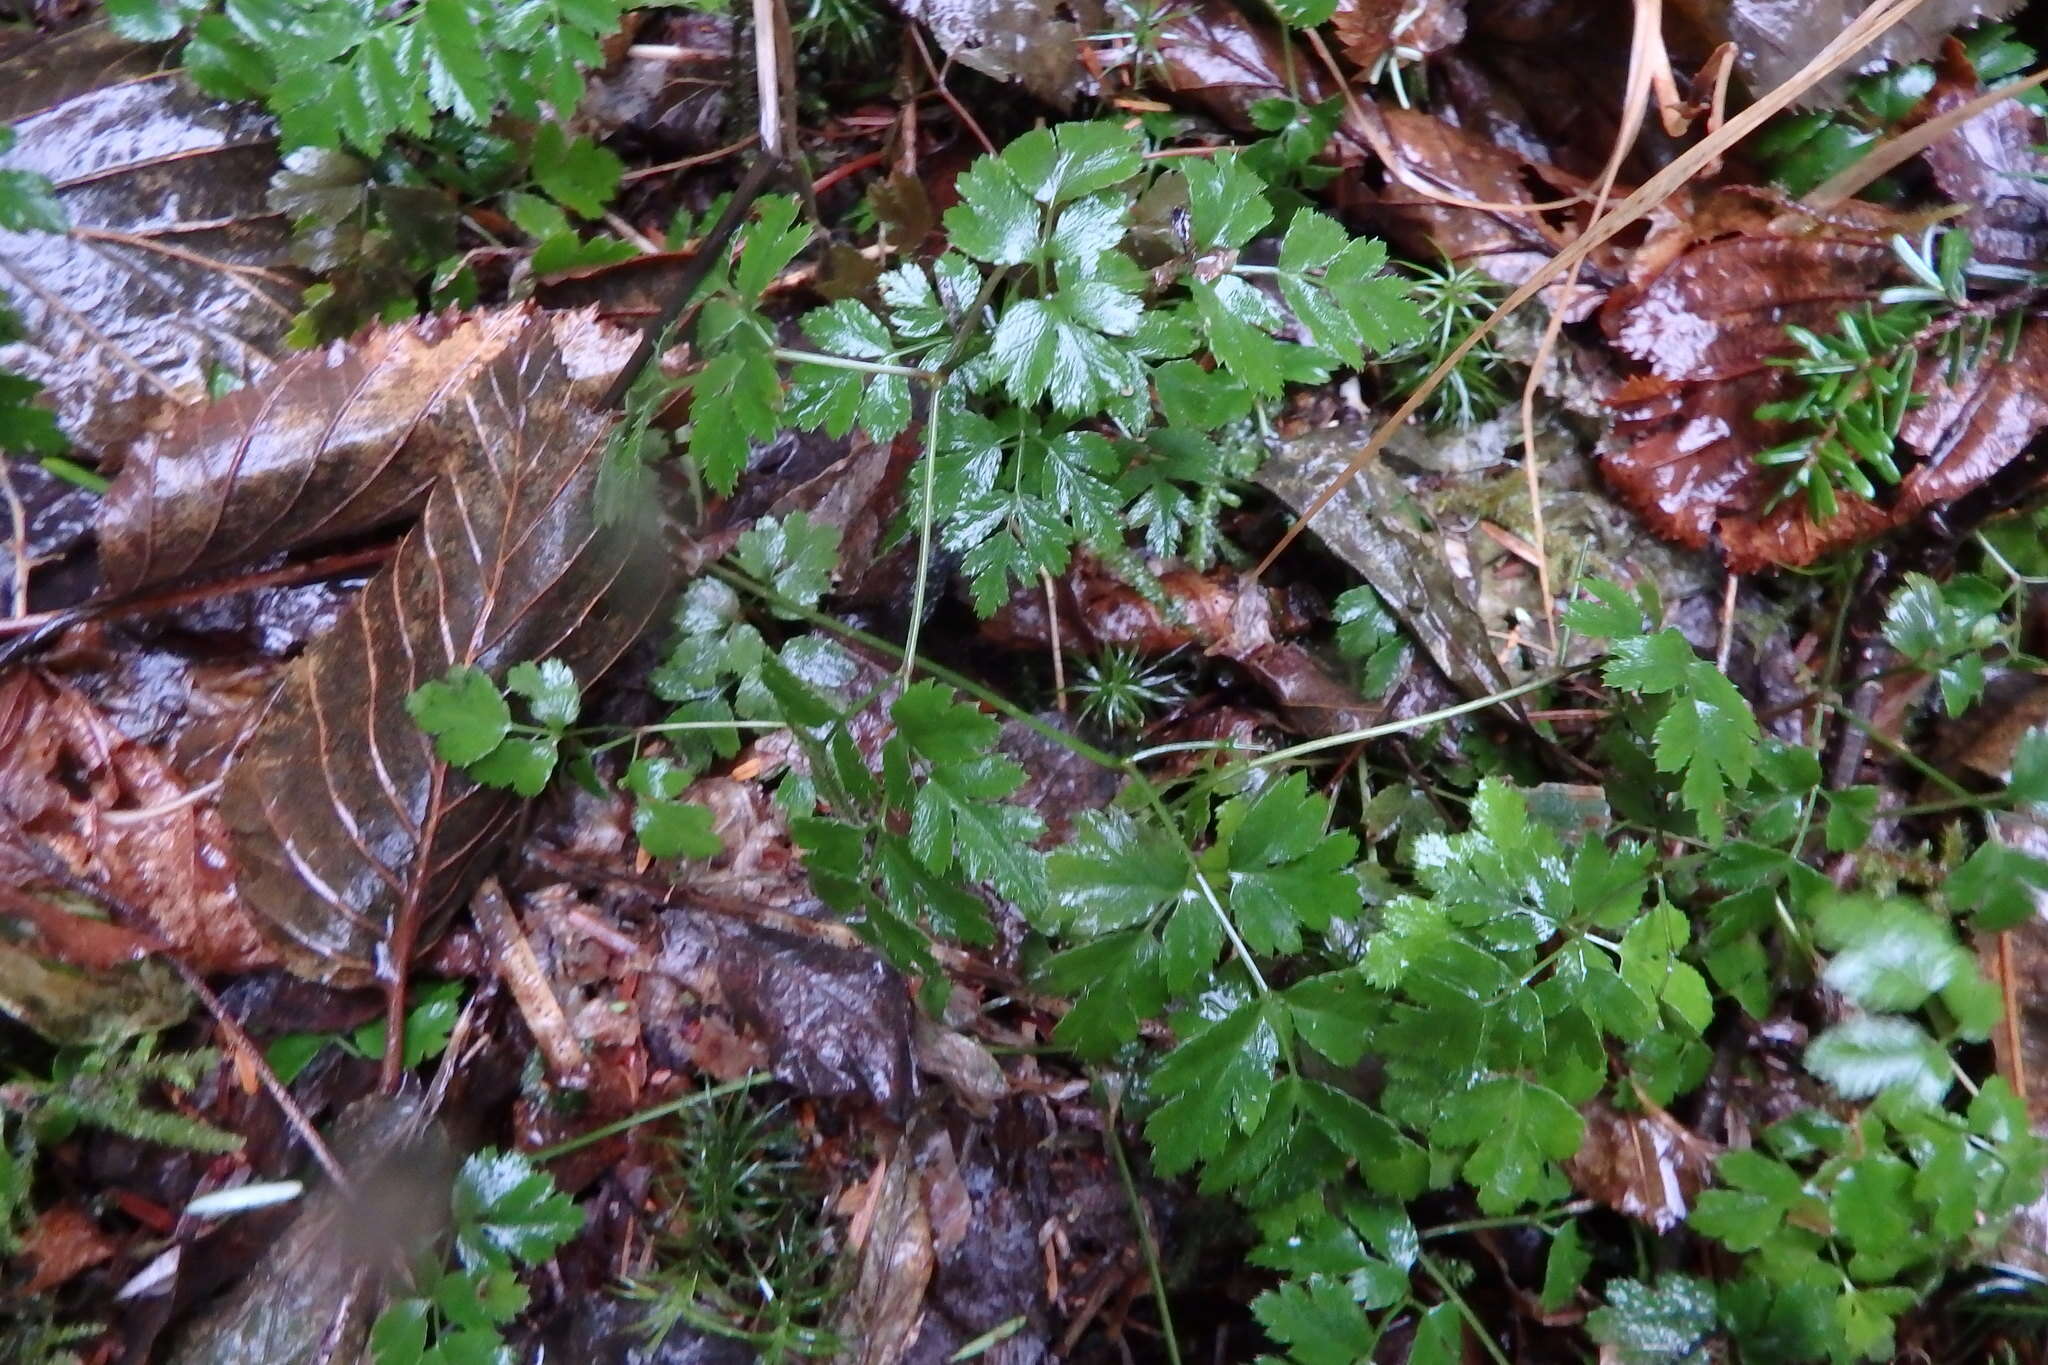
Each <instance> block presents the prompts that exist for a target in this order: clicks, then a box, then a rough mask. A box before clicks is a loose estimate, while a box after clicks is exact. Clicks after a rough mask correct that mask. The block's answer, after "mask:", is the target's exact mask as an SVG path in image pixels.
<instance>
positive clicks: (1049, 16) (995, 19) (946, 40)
mask: <svg viewBox="0 0 2048 1365" xmlns="http://www.w3.org/2000/svg"><path fill="white" fill-rule="evenodd" d="M893 3H894V4H895V7H896V9H897V10H899V11H900V12H901V13H902V15H903V17H904V18H906V19H910V20H913V21H915V22H917V23H920V24H923V25H924V26H925V27H926V28H928V29H930V30H931V32H932V37H934V38H936V39H937V40H938V44H939V47H940V49H941V50H943V51H944V52H945V54H946V56H948V57H950V58H951V59H953V60H954V61H957V62H959V63H960V64H961V65H963V66H970V67H973V68H974V69H975V70H976V71H979V72H981V73H982V74H983V75H986V76H993V77H995V78H996V79H997V80H999V81H1016V82H1017V83H1018V84H1020V85H1022V86H1023V87H1024V88H1025V89H1026V90H1028V91H1030V92H1031V93H1032V94H1033V95H1035V96H1037V97H1038V98H1039V99H1042V100H1044V101H1045V102H1046V103H1048V104H1053V105H1057V106H1059V107H1061V108H1065V107H1066V106H1067V105H1069V104H1071V103H1072V102H1073V100H1074V97H1075V96H1076V95H1078V94H1079V93H1080V90H1081V83H1082V81H1083V79H1084V73H1083V71H1082V69H1081V61H1080V57H1079V55H1078V48H1079V45H1080V42H1081V38H1082V35H1083V34H1087V33H1099V32H1101V31H1102V30H1103V28H1104V27H1105V26H1104V24H1103V22H1102V18H1103V14H1102V6H1101V4H1100V3H1099V0H1080V3H1075V4H1060V3H1054V2H1053V0H893Z"/></svg>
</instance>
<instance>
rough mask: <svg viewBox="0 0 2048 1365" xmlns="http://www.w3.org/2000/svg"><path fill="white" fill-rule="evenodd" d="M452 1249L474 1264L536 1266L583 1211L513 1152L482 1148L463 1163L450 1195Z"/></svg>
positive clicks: (564, 1238)
mask: <svg viewBox="0 0 2048 1365" xmlns="http://www.w3.org/2000/svg"><path fill="white" fill-rule="evenodd" d="M450 1213H451V1216H452V1217H453V1220H454V1224H455V1254H456V1256H457V1257H458V1258H460V1260H461V1261H462V1264H463V1265H465V1266H468V1267H470V1268H471V1269H477V1268H479V1267H488V1268H492V1269H496V1268H499V1267H503V1266H507V1265H537V1264H539V1263H540V1262H541V1261H544V1260H546V1259H547V1258H548V1257H549V1256H551V1255H553V1254H554V1252H555V1250H556V1248H558V1247H560V1246H561V1245H562V1244H563V1243H564V1242H566V1241H568V1240H569V1239H570V1238H571V1237H573V1236H575V1235H576V1233H577V1231H578V1230H579V1229H581V1228H582V1226H583V1216H582V1214H581V1213H580V1212H578V1210H577V1208H576V1205H575V1204H574V1203H573V1202H572V1201H571V1200H570V1198H569V1196H568V1195H566V1194H563V1193H561V1192H560V1191H559V1190H557V1189H556V1188H555V1182H554V1181H553V1180H551V1179H549V1178H548V1175H547V1173H546V1172H545V1171H542V1170H540V1169H538V1168H536V1167H535V1166H534V1164H533V1163H532V1162H531V1161H529V1160H527V1158H525V1157H523V1156H521V1155H519V1154H518V1153H516V1152H500V1151H496V1150H492V1149H486V1150H484V1151H481V1152H478V1153H477V1154H476V1155H474V1156H472V1157H470V1158H469V1159H468V1160H467V1161H465V1162H463V1163H462V1169H461V1170H460V1171H459V1172H458V1173H457V1174H456V1177H455V1192H454V1195H453V1196H452V1198H451V1200H450Z"/></svg>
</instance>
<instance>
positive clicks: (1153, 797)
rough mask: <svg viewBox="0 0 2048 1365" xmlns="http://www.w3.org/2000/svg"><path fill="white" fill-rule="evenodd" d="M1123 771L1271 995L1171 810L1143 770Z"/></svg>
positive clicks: (1256, 983) (1256, 981)
mask: <svg viewBox="0 0 2048 1365" xmlns="http://www.w3.org/2000/svg"><path fill="white" fill-rule="evenodd" d="M1125 771H1126V772H1128V773H1129V774H1130V777H1131V781H1133V782H1135V783H1137V785H1138V790H1139V791H1141V792H1143V793H1144V796H1145V804H1146V805H1148V806H1150V807H1152V813H1153V814H1155V815H1157V816H1158V817H1159V823H1160V824H1162V825H1164V826H1165V827H1166V828H1167V829H1169V830H1172V831H1175V835H1174V840H1173V842H1174V845H1175V846H1176V847H1178V848H1179V849H1180V854H1181V857H1183V858H1185V859H1187V864H1188V871H1189V872H1191V873H1193V874H1194V878H1195V885H1196V886H1198V887H1200V888H1201V889H1202V899H1203V900H1205V901H1207V902H1208V903H1209V908H1210V909H1211V910H1213V911H1215V912H1216V922H1217V923H1218V924H1220V925H1222V926H1223V936H1224V937H1225V938H1227V939H1229V940H1230V946H1231V948H1232V949H1233V950H1234V951H1235V952H1236V953H1237V959H1238V961H1240V962H1242V963H1244V969H1245V970H1246V971H1247V972H1249V973H1251V978H1252V985H1253V987H1254V988H1256V989H1257V991H1258V993H1259V994H1260V995H1271V994H1272V993H1273V988H1272V987H1271V986H1269V985H1267V984H1266V977H1265V974H1264V973H1263V972H1261V971H1260V970H1259V964H1258V963H1257V962H1255V961H1254V960H1253V959H1252V950H1251V949H1250V948H1248V947H1247V946H1245V941H1244V940H1243V939H1241V938H1239V937H1238V936H1237V926H1236V925H1235V924H1233V923H1231V920H1230V913H1229V912H1228V911H1227V910H1225V909H1224V908H1223V902H1222V901H1221V900H1219V899H1218V898H1217V896H1216V888H1215V887H1213V886H1211V885H1209V876H1208V874H1207V873H1205V872H1203V871H1202V863H1201V860H1200V859H1199V858H1197V857H1195V851H1194V850H1193V849H1191V848H1189V847H1188V841H1187V840H1186V839H1183V838H1181V837H1180V835H1179V833H1178V831H1179V829H1180V825H1179V824H1178V822H1176V821H1175V820H1174V818H1173V813H1172V812H1171V811H1169V810H1167V809H1166V802H1164V801H1162V800H1161V799H1160V797H1159V789H1158V788H1157V787H1154V786H1153V785H1152V784H1151V782H1150V781H1148V780H1147V779H1146V777H1145V775H1144V774H1143V773H1140V772H1138V771H1136V770H1135V769H1131V768H1128V767H1127V768H1126V769H1125Z"/></svg>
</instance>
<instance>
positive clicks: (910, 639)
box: [903, 394, 945, 682]
mask: <svg viewBox="0 0 2048 1365" xmlns="http://www.w3.org/2000/svg"><path fill="white" fill-rule="evenodd" d="M944 406H945V405H944V404H943V403H941V402H940V401H939V395H938V394H933V395H932V401H931V403H930V404H929V405H927V407H926V408H925V414H924V454H923V456H922V457H920V460H921V463H922V464H923V467H924V489H923V493H924V496H923V499H922V500H921V503H920V505H919V507H918V511H917V572H916V574H915V575H914V576H913V578H912V581H911V589H910V629H909V630H908V631H906V632H905V633H904V637H903V680H904V681H905V682H909V681H910V675H911V672H912V670H914V669H915V668H916V666H917V642H918V637H919V636H920V635H921V634H923V632H924V606H925V594H926V593H927V592H928V591H929V590H930V580H931V576H932V523H933V522H934V521H935V520H936V519H937V508H936V501H937V497H938V487H939V413H940V411H941V410H942V409H943V408H944Z"/></svg>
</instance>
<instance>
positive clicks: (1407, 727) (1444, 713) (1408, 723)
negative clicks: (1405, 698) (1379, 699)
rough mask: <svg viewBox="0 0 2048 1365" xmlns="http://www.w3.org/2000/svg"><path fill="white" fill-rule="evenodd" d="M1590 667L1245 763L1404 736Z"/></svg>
mask: <svg viewBox="0 0 2048 1365" xmlns="http://www.w3.org/2000/svg"><path fill="white" fill-rule="evenodd" d="M1591 667H1593V664H1592V663H1591V662H1588V663H1583V664H1578V665H1576V666H1574V667H1571V668H1564V669H1559V670H1558V671H1557V672H1555V673H1545V674H1544V675H1543V676H1542V677H1540V678H1531V679H1530V680H1529V681H1528V682H1525V683H1522V684H1520V685H1518V686H1515V687H1510V688H1508V689H1507V690H1506V691H1504V692H1494V693H1491V694H1489V695H1487V696H1484V697H1475V698H1473V699H1472V700H1471V701H1465V702H1459V703H1458V704H1457V705H1456V706H1446V707H1443V708H1442V709H1440V710H1436V711H1425V712H1424V713H1423V714H1421V715H1419V716H1410V717H1408V718H1407V719H1406V720H1394V721H1388V722H1387V723H1386V724H1385V725H1368V726H1366V727H1365V728H1364V729H1363V730H1346V731H1345V732H1344V733H1343V734H1341V735H1325V736H1324V737H1323V738H1321V739H1311V740H1308V741H1306V742H1304V743H1301V744H1295V745H1290V746H1289V747H1287V748H1285V749H1275V750H1273V752H1271V753H1269V754H1261V755H1259V756H1258V757H1257V758H1253V759H1247V760H1246V764H1247V766H1249V767H1253V768H1270V767H1272V766H1273V765H1274V764H1276V763H1292V762H1293V761H1294V760H1295V759H1298V758H1306V757H1308V756H1309V755H1310V754H1319V753H1322V752H1323V751H1324V750H1325V749H1348V748H1350V747H1351V746H1352V745H1354V744H1361V743H1364V742H1365V741H1366V740H1369V739H1384V738H1386V737H1387V736H1388V735H1399V734H1406V733H1407V732H1409V731H1411V730H1420V729H1422V728H1423V727H1424V726H1427V725H1434V724H1436V723H1437V722H1438V721H1440V720H1451V719H1453V718H1454V717H1457V716H1469V715H1471V714H1472V713H1473V712H1474V711H1485V710H1488V709H1490V708H1492V707H1495V706H1499V705H1500V704H1501V703H1502V702H1508V701H1513V700H1514V699H1515V698H1517V697H1526V696H1528V695H1529V694H1530V693H1531V692H1541V691H1542V690H1543V689H1544V688H1546V687H1554V686H1556V685H1557V684H1558V683H1560V682H1563V681H1564V680H1565V679H1566V678H1569V677H1571V676H1572V675H1573V674H1576V673H1583V672H1585V671H1586V670H1587V669H1589V668H1591Z"/></svg>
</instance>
